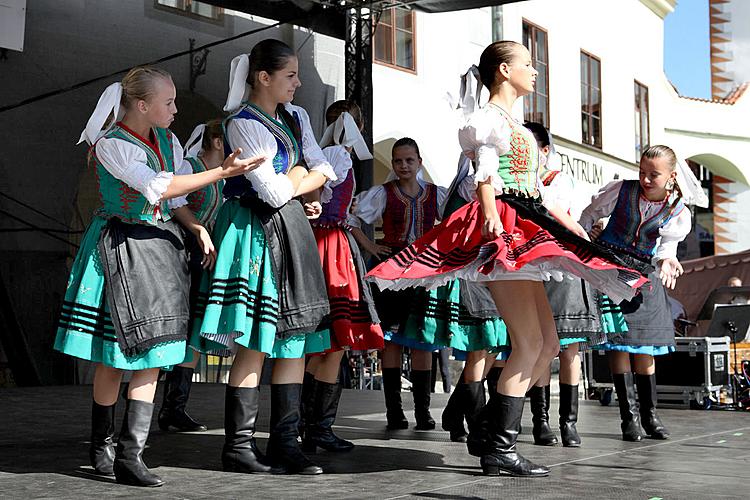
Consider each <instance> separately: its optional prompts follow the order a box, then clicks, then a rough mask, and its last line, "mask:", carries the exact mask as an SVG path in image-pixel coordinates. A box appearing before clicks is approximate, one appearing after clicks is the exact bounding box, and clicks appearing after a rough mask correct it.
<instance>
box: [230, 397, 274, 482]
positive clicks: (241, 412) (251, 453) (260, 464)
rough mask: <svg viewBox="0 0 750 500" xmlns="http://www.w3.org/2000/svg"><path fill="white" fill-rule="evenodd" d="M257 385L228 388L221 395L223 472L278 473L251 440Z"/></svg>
mask: <svg viewBox="0 0 750 500" xmlns="http://www.w3.org/2000/svg"><path fill="white" fill-rule="evenodd" d="M259 399H260V390H259V388H258V387H231V386H229V385H227V388H226V393H225V396H224V447H223V448H222V450H221V464H222V466H223V468H224V472H244V473H277V474H278V473H282V472H284V470H283V469H281V468H278V467H277V468H273V467H271V466H270V465H269V464H268V461H267V460H266V458H265V457H264V456H263V454H262V453H261V452H260V450H258V446H257V445H256V443H255V422H256V420H257V418H258V400H259Z"/></svg>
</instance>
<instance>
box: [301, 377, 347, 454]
mask: <svg viewBox="0 0 750 500" xmlns="http://www.w3.org/2000/svg"><path fill="white" fill-rule="evenodd" d="M342 390H343V388H342V387H341V384H340V383H336V384H329V383H326V382H321V381H319V380H316V381H315V400H314V402H313V411H312V417H311V419H310V420H308V422H307V424H306V428H305V437H304V438H303V440H302V450H303V451H305V452H307V453H315V451H316V447H318V446H320V447H321V448H323V449H324V450H327V451H350V450H351V449H352V448H354V443H352V442H351V441H347V440H346V439H341V438H340V437H338V436H337V435H336V434H334V433H333V429H332V426H333V423H334V422H335V421H336V413H337V412H338V408H339V400H340V399H341V392H342Z"/></svg>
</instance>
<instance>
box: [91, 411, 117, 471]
mask: <svg viewBox="0 0 750 500" xmlns="http://www.w3.org/2000/svg"><path fill="white" fill-rule="evenodd" d="M114 434H115V405H111V406H102V405H100V404H98V403H97V402H96V401H92V406H91V446H90V447H89V459H91V467H93V468H94V472H95V473H97V474H99V475H101V476H112V475H114V472H113V471H112V463H113V462H114V460H115V446H114V444H113V441H112V437H113V436H114Z"/></svg>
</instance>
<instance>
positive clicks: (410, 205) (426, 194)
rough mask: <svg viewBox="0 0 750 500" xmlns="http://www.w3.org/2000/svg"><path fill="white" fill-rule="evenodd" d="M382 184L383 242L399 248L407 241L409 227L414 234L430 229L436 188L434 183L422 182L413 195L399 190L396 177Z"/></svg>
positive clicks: (433, 220)
mask: <svg viewBox="0 0 750 500" xmlns="http://www.w3.org/2000/svg"><path fill="white" fill-rule="evenodd" d="M383 187H385V193H386V203H385V211H384V212H383V234H384V238H383V240H382V244H383V245H387V246H389V247H395V248H402V247H405V246H407V245H408V244H409V243H411V241H409V233H411V232H412V227H413V228H414V231H413V232H414V236H415V237H416V238H421V237H422V235H423V234H424V233H425V232H427V231H429V230H430V229H432V226H433V225H434V224H435V219H437V211H438V204H437V188H436V187H435V185H434V184H425V185H424V186H423V187H422V189H421V190H420V193H419V194H418V195H417V197H416V198H411V197H409V196H406V195H405V194H404V193H402V192H401V189H399V187H398V181H391V182H387V183H385V184H383Z"/></svg>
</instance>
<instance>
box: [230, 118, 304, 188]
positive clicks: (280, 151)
mask: <svg viewBox="0 0 750 500" xmlns="http://www.w3.org/2000/svg"><path fill="white" fill-rule="evenodd" d="M294 119H295V120H296V121H297V124H298V127H299V126H301V125H300V119H299V117H298V116H297V113H296V112H295V113H294ZM230 120H255V121H257V122H259V123H261V124H262V125H263V126H264V127H265V128H267V129H268V131H269V132H271V134H272V135H273V136H274V138H275V139H276V156H274V157H273V168H274V170H275V171H276V173H277V174H280V173H287V172H288V171H289V170H291V168H292V167H293V166H295V165H297V164H298V162H299V161H300V159H301V158H302V147H301V141H298V140H297V139H296V138H295V137H294V133H293V132H292V129H291V128H290V127H289V126H288V125H287V124H286V123H284V121H283V119H282V120H281V121H278V120H276V119H274V118H271V117H270V116H268V115H267V114H265V113H264V112H263V111H261V110H260V109H258V108H257V107H255V106H253V105H252V104H247V105H245V107H244V108H242V109H240V110H239V111H238V112H236V113H235V114H233V115H231V116H229V117H228V118H227V119H226V120H224V152H225V153H226V154H227V155H229V154H230V153H231V152H232V151H233V150H234V149H235V147H234V146H235V145H233V144H229V141H228V140H227V138H226V137H227V134H226V129H227V125H228V124H229V121H230ZM252 194H255V190H254V189H253V186H252V184H251V182H250V181H249V180H248V179H247V177H245V176H244V175H238V176H235V177H230V178H229V179H227V180H226V183H225V184H224V198H227V199H228V198H234V197H237V198H239V197H241V196H244V195H252Z"/></svg>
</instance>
